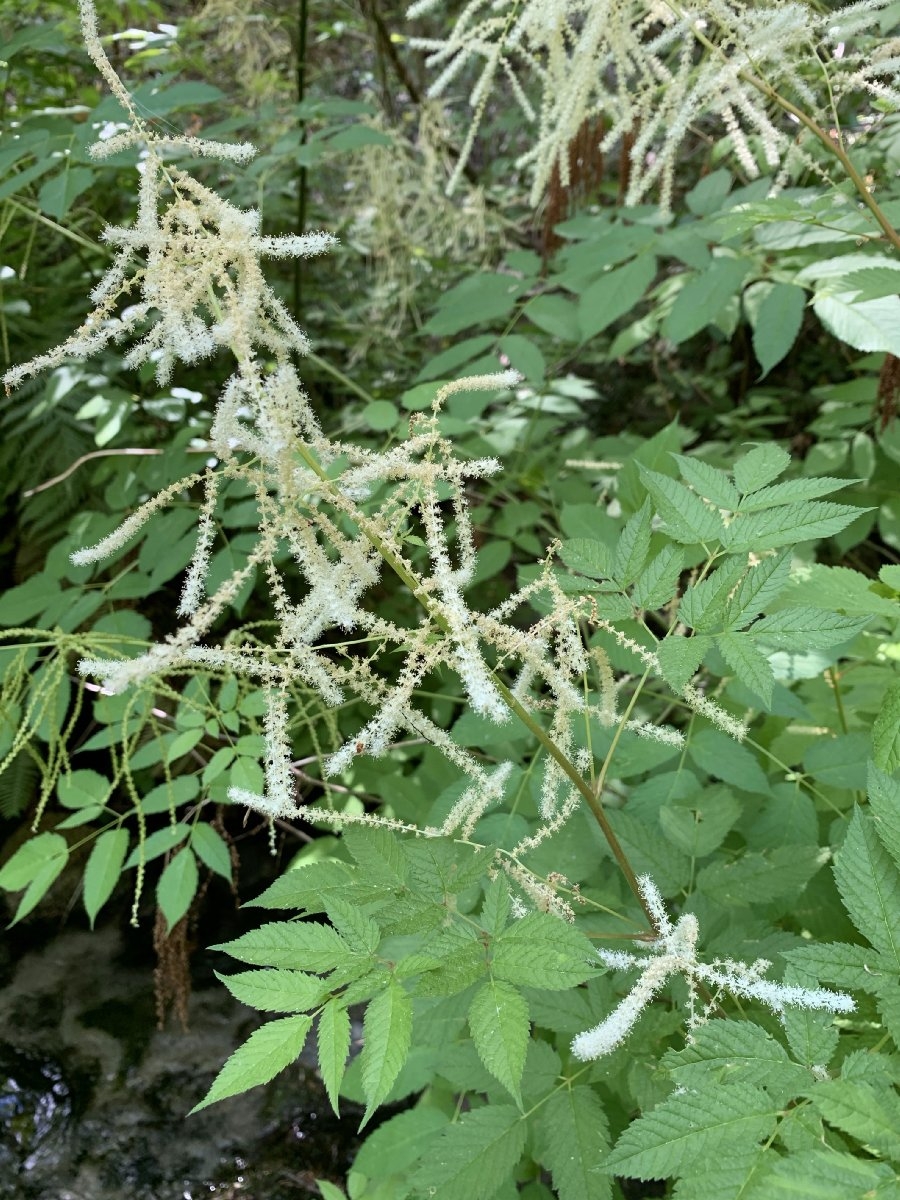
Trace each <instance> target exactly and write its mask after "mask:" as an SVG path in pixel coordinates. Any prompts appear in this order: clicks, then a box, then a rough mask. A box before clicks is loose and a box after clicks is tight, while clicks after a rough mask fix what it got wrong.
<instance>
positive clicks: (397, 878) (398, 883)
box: [342, 825, 406, 888]
mask: <svg viewBox="0 0 900 1200" xmlns="http://www.w3.org/2000/svg"><path fill="white" fill-rule="evenodd" d="M342 841H343V842H344V843H345V844H346V846H347V849H348V850H349V851H350V853H351V854H352V855H353V857H354V859H355V860H356V862H357V863H358V865H359V866H360V867H361V868H362V870H363V872H364V874H365V876H366V879H367V880H369V881H370V882H372V883H376V884H380V885H382V886H383V887H385V888H399V887H402V886H403V883H404V881H405V879H406V863H405V860H404V857H403V851H402V849H401V846H400V843H399V841H398V840H397V838H396V837H394V835H393V834H392V833H390V831H389V830H387V829H378V828H368V829H367V828H364V827H363V826H361V825H348V826H347V828H346V829H345V830H344V832H343V834H342Z"/></svg>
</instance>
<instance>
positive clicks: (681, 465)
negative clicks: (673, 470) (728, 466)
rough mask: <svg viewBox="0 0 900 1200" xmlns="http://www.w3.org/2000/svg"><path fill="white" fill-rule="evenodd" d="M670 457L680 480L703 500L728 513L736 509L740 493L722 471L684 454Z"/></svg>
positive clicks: (700, 459)
mask: <svg viewBox="0 0 900 1200" xmlns="http://www.w3.org/2000/svg"><path fill="white" fill-rule="evenodd" d="M672 457H673V458H674V459H675V461H676V462H677V463H678V470H679V471H680V472H681V478H682V479H683V480H684V481H685V482H686V483H688V484H689V485H690V486H691V487H692V488H693V489H694V491H695V492H697V494H698V495H699V496H702V497H703V499H704V500H711V501H712V502H713V504H715V506H716V507H717V508H724V509H727V510H728V511H731V510H732V509H735V508H737V506H738V504H739V503H740V499H741V497H740V493H739V492H738V490H737V488H736V487H735V486H734V484H733V483H732V482H731V480H730V479H729V478H728V476H727V474H726V473H725V472H724V471H721V470H719V468H718V467H713V466H711V465H710V464H709V463H708V462H704V461H703V459H702V458H689V457H688V456H687V455H686V454H673V455H672Z"/></svg>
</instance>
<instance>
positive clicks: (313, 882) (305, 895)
mask: <svg viewBox="0 0 900 1200" xmlns="http://www.w3.org/2000/svg"><path fill="white" fill-rule="evenodd" d="M352 884H353V874H352V872H351V870H350V868H349V867H348V866H347V865H346V864H345V863H340V862H314V863H309V864H308V865H305V866H301V867H297V868H295V869H294V870H292V871H286V872H285V873H284V875H281V876H279V877H278V879H276V880H275V882H274V883H272V884H270V885H269V886H268V887H267V888H266V890H265V891H264V892H263V893H262V895H260V896H257V897H256V899H255V900H248V901H246V904H247V906H248V907H250V908H297V909H305V910H306V911H307V912H313V913H316V912H324V911H325V908H326V906H327V904H328V900H329V898H330V897H331V896H342V897H345V896H346V895H347V892H348V889H349V888H350V887H351V886H352Z"/></svg>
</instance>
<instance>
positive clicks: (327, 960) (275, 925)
mask: <svg viewBox="0 0 900 1200" xmlns="http://www.w3.org/2000/svg"><path fill="white" fill-rule="evenodd" d="M210 949H212V950H224V951H225V953H226V954H230V955H231V956H232V958H238V959H240V961H241V962H245V963H251V964H252V965H253V966H256V967H287V968H291V969H297V970H302V971H331V970H333V969H334V968H335V967H336V966H338V965H339V964H341V963H343V962H346V961H347V959H349V958H352V957H353V955H352V952H351V951H350V949H349V947H348V946H347V944H346V943H345V942H344V940H343V938H342V937H341V936H340V934H339V933H337V931H336V930H334V929H332V928H331V926H330V925H322V924H320V923H319V922H318V921H269V922H268V924H266V925H262V926H260V928H259V929H252V930H251V931H250V932H249V933H244V934H241V936H240V937H239V938H235V940H234V941H233V942H223V943H221V944H220V945H218V946H211V947H210Z"/></svg>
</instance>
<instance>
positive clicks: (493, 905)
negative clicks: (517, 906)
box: [481, 874, 512, 937]
mask: <svg viewBox="0 0 900 1200" xmlns="http://www.w3.org/2000/svg"><path fill="white" fill-rule="evenodd" d="M511 909H512V899H511V897H510V894H509V884H508V883H507V881H506V876H505V875H502V874H498V875H497V876H496V877H495V878H494V879H492V880H491V881H490V882H489V883H486V885H485V892H484V904H483V905H482V908H481V925H482V928H484V929H486V930H487V931H488V933H490V934H492V935H493V936H494V937H496V936H497V935H498V934H500V933H502V932H503V930H504V929H505V928H506V924H507V922H508V921H509V914H510V911H511Z"/></svg>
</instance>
